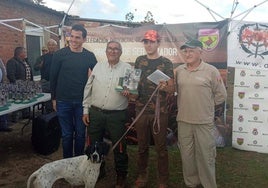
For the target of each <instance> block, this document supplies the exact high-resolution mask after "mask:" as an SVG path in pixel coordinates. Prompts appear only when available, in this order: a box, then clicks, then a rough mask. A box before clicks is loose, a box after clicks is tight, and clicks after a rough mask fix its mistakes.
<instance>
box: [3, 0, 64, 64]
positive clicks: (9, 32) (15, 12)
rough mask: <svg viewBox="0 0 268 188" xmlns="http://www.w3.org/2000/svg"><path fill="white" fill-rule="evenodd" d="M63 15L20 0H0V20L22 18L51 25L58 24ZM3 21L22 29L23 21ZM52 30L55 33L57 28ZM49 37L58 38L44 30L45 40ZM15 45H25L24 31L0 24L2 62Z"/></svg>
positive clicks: (6, 58) (9, 55)
mask: <svg viewBox="0 0 268 188" xmlns="http://www.w3.org/2000/svg"><path fill="white" fill-rule="evenodd" d="M63 16H64V15H63V13H60V12H57V11H54V10H52V9H49V8H46V7H44V6H38V5H32V4H29V3H23V2H21V1H20V0H1V1H0V20H7V19H19V18H24V19H26V20H28V21H30V22H32V23H35V24H38V25H41V26H52V25H58V24H59V23H60V22H61V20H62V18H63ZM5 23H7V24H9V25H12V26H14V27H17V28H19V29H23V23H24V22H23V21H15V22H5ZM52 31H53V32H55V33H57V28H55V29H54V30H52ZM50 37H52V38H54V39H55V40H58V38H57V37H56V36H55V35H52V34H50V33H49V32H45V41H47V40H48V38H50ZM17 46H24V47H26V44H25V33H24V32H20V31H17V30H14V29H12V28H9V27H6V26H3V25H2V24H0V58H1V59H2V60H3V61H4V63H6V62H7V60H8V59H10V58H11V57H13V52H14V49H15V48H16V47H17Z"/></svg>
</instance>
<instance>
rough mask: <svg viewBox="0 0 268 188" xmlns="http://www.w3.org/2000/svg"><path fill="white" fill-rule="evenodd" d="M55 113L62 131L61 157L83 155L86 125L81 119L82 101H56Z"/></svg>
mask: <svg viewBox="0 0 268 188" xmlns="http://www.w3.org/2000/svg"><path fill="white" fill-rule="evenodd" d="M57 115H58V118H59V123H60V126H61V133H62V148H63V158H69V157H73V156H79V155H83V154H84V147H85V139H86V138H85V130H86V127H85V125H84V123H83V121H82V116H83V107H82V103H81V102H67V101H57ZM73 141H74V143H73ZM73 146H74V147H73Z"/></svg>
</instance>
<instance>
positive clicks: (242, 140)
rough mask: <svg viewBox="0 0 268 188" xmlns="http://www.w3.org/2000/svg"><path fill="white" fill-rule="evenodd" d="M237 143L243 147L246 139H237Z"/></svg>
mask: <svg viewBox="0 0 268 188" xmlns="http://www.w3.org/2000/svg"><path fill="white" fill-rule="evenodd" d="M236 142H237V144H238V145H242V144H243V143H244V138H237V139H236Z"/></svg>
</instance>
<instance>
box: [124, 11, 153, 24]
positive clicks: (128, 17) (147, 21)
mask: <svg viewBox="0 0 268 188" xmlns="http://www.w3.org/2000/svg"><path fill="white" fill-rule="evenodd" d="M134 17H135V16H134V13H132V12H128V13H127V14H126V15H125V20H126V21H128V22H133V19H134ZM140 23H142V24H155V23H157V22H156V21H155V20H154V16H153V13H152V12H151V11H147V13H146V16H145V17H144V20H143V21H140Z"/></svg>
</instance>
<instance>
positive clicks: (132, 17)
mask: <svg viewBox="0 0 268 188" xmlns="http://www.w3.org/2000/svg"><path fill="white" fill-rule="evenodd" d="M125 19H126V21H128V22H132V21H133V19H134V14H133V13H132V12H129V13H127V14H126V16H125Z"/></svg>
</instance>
